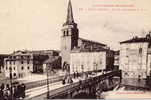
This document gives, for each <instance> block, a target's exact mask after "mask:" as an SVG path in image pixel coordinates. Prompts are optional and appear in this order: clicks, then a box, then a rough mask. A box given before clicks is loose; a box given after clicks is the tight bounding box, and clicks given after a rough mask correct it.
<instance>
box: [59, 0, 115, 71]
mask: <svg viewBox="0 0 151 100" xmlns="http://www.w3.org/2000/svg"><path fill="white" fill-rule="evenodd" d="M61 32H62V35H61V56H62V66H63V67H64V65H65V64H68V65H69V66H70V70H71V69H74V68H73V66H74V65H77V63H78V62H76V61H74V60H73V59H74V57H77V56H78V55H79V57H81V58H82V56H81V55H83V57H85V56H87V55H89V56H90V59H87V57H85V59H83V64H82V65H81V63H79V64H78V65H77V66H76V67H78V66H84V65H86V62H92V59H91V58H92V56H91V55H93V58H94V59H96V60H97V61H99V59H100V56H99V57H95V55H98V54H97V53H99V55H100V53H102V52H103V53H104V52H105V55H104V54H103V55H104V56H102V57H104V58H103V60H104V61H103V62H106V63H107V64H110V65H108V66H110V67H111V66H112V65H113V63H114V59H113V58H114V57H113V56H114V55H113V51H112V50H110V49H109V47H108V46H107V45H106V44H103V43H99V42H96V41H92V40H88V39H83V38H80V37H79V29H78V27H77V23H76V22H75V21H74V17H73V11H72V4H71V1H70V0H69V2H68V8H67V18H66V21H65V23H64V24H63V26H62V30H61ZM77 53H78V55H77ZM83 53H84V54H83ZM93 53H94V54H93ZM71 57H72V58H71ZM108 59H109V60H108ZM89 60H90V61H89ZM99 62H102V61H99ZM74 63H75V64H74ZM107 64H104V67H103V68H104V69H106V66H107ZM91 65H93V62H92V64H91ZM91 65H90V66H91ZM84 67H85V66H84ZM77 69H78V68H77ZM88 69H89V68H88Z"/></svg>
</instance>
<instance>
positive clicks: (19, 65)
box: [4, 51, 33, 78]
mask: <svg viewBox="0 0 151 100" xmlns="http://www.w3.org/2000/svg"><path fill="white" fill-rule="evenodd" d="M4 72H5V76H6V77H10V72H12V76H13V78H18V77H19V78H20V77H24V76H26V75H28V74H30V73H31V72H33V55H32V54H31V53H27V52H22V51H18V52H15V53H13V54H11V55H10V56H9V57H8V58H5V60H4Z"/></svg>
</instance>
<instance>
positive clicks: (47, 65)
mask: <svg viewBox="0 0 151 100" xmlns="http://www.w3.org/2000/svg"><path fill="white" fill-rule="evenodd" d="M49 67H50V66H49V63H47V64H46V68H47V99H49V71H48V70H49Z"/></svg>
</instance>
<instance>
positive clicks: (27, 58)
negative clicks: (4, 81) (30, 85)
mask: <svg viewBox="0 0 151 100" xmlns="http://www.w3.org/2000/svg"><path fill="white" fill-rule="evenodd" d="M57 56H59V52H58V51H54V50H41V51H27V50H24V51H16V52H14V53H12V54H10V56H9V57H8V58H5V59H4V73H5V76H6V77H10V70H11V72H12V76H13V78H21V77H24V76H27V75H30V74H31V73H43V72H45V69H44V68H43V67H44V66H43V64H44V62H45V61H46V60H47V59H51V58H52V59H53V58H54V57H57ZM58 66H59V65H58ZM60 66H61V64H60Z"/></svg>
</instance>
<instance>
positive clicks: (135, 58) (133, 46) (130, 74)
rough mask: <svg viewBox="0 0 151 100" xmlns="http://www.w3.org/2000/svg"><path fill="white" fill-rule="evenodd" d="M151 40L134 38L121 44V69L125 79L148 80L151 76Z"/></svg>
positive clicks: (148, 38)
mask: <svg viewBox="0 0 151 100" xmlns="http://www.w3.org/2000/svg"><path fill="white" fill-rule="evenodd" d="M150 45H151V38H150V36H149V37H148V35H147V36H146V37H134V38H132V39H130V40H127V41H123V42H120V69H121V70H122V76H123V78H147V77H149V76H150V75H151V73H150V72H151V56H150V49H151V46H150Z"/></svg>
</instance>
